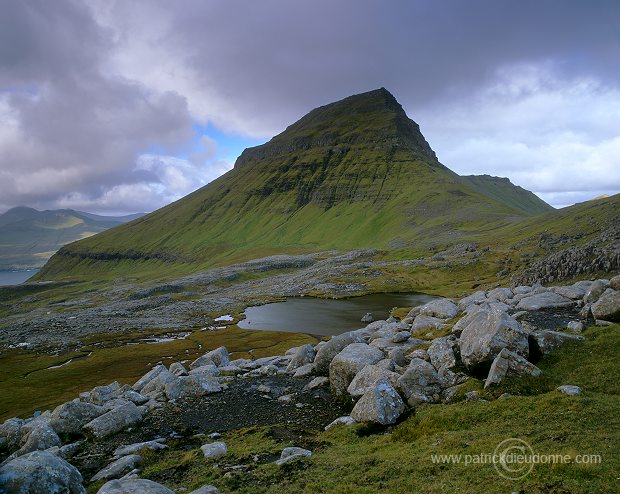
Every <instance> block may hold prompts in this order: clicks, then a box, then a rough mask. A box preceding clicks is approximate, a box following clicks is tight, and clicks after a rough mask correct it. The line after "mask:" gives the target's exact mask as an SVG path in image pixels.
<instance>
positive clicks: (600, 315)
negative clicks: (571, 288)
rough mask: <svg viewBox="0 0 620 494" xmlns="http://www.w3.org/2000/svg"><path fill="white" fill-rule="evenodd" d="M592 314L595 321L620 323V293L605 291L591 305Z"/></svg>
mask: <svg viewBox="0 0 620 494" xmlns="http://www.w3.org/2000/svg"><path fill="white" fill-rule="evenodd" d="M592 314H593V315H594V318H595V319H597V320H603V321H611V322H620V291H616V290H611V289H608V290H605V293H603V295H601V296H600V297H599V299H598V300H597V301H596V302H595V303H594V304H592Z"/></svg>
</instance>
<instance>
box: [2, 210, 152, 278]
mask: <svg viewBox="0 0 620 494" xmlns="http://www.w3.org/2000/svg"><path fill="white" fill-rule="evenodd" d="M142 215H143V214H142V213H139V214H132V215H127V216H100V215H96V214H92V213H84V212H82V211H74V210H72V209H57V210H48V211H38V210H36V209H33V208H28V207H23V206H20V207H16V208H13V209H10V210H8V211H7V212H6V213H4V214H2V215H0V270H7V269H31V268H38V267H41V266H43V264H45V262H46V261H47V260H48V259H49V258H50V257H51V256H52V254H54V252H56V251H57V250H58V249H60V248H61V247H62V246H63V245H65V244H68V243H70V242H74V241H75V240H80V239H83V238H86V237H90V236H91V235H95V234H97V233H100V232H102V231H104V230H107V229H109V228H112V227H115V226H118V225H121V224H123V223H127V222H129V221H132V220H134V219H136V218H139V217H140V216H142Z"/></svg>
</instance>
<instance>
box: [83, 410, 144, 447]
mask: <svg viewBox="0 0 620 494" xmlns="http://www.w3.org/2000/svg"><path fill="white" fill-rule="evenodd" d="M143 417H144V410H143V409H140V408H138V407H137V406H136V405H135V404H134V403H131V402H127V403H125V404H124V405H121V406H119V407H117V408H114V409H112V410H110V411H109V412H106V413H104V414H103V415H101V416H99V417H97V418H96V419H93V420H91V421H90V422H88V423H87V424H86V425H85V426H84V431H85V432H86V433H87V434H88V435H90V436H92V437H94V438H95V439H100V438H103V437H106V436H110V435H112V434H115V433H117V432H120V431H122V430H123V429H126V428H127V427H131V426H132V425H134V424H137V423H138V422H140V421H141V420H142V418H143Z"/></svg>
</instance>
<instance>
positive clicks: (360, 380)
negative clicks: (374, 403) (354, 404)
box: [347, 365, 400, 398]
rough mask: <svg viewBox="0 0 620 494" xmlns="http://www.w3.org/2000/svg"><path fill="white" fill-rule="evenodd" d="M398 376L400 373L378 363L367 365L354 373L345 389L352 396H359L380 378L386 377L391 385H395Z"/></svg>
mask: <svg viewBox="0 0 620 494" xmlns="http://www.w3.org/2000/svg"><path fill="white" fill-rule="evenodd" d="M399 378H400V375H399V374H397V373H396V372H391V371H389V370H387V369H384V368H382V367H380V366H379V365H367V366H365V367H364V368H362V370H361V371H359V372H358V373H357V374H356V375H355V377H354V378H353V380H352V381H351V384H349V387H348V388H347V391H348V393H349V394H350V395H351V396H352V397H353V398H359V397H360V396H362V395H363V394H364V393H365V392H366V391H368V389H370V388H372V387H373V386H374V385H375V384H377V382H378V381H379V380H380V379H387V380H388V382H389V383H390V384H391V385H392V386H396V383H397V382H398V379H399Z"/></svg>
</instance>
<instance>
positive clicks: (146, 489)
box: [97, 479, 175, 494]
mask: <svg viewBox="0 0 620 494" xmlns="http://www.w3.org/2000/svg"><path fill="white" fill-rule="evenodd" d="M97 494H175V492H174V491H171V490H170V489H168V488H167V487H165V486H163V485H161V484H158V483H157V482H153V481H152V480H147V479H121V480H110V481H109V482H106V483H105V484H103V486H102V487H101V489H99V490H98V491H97Z"/></svg>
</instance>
